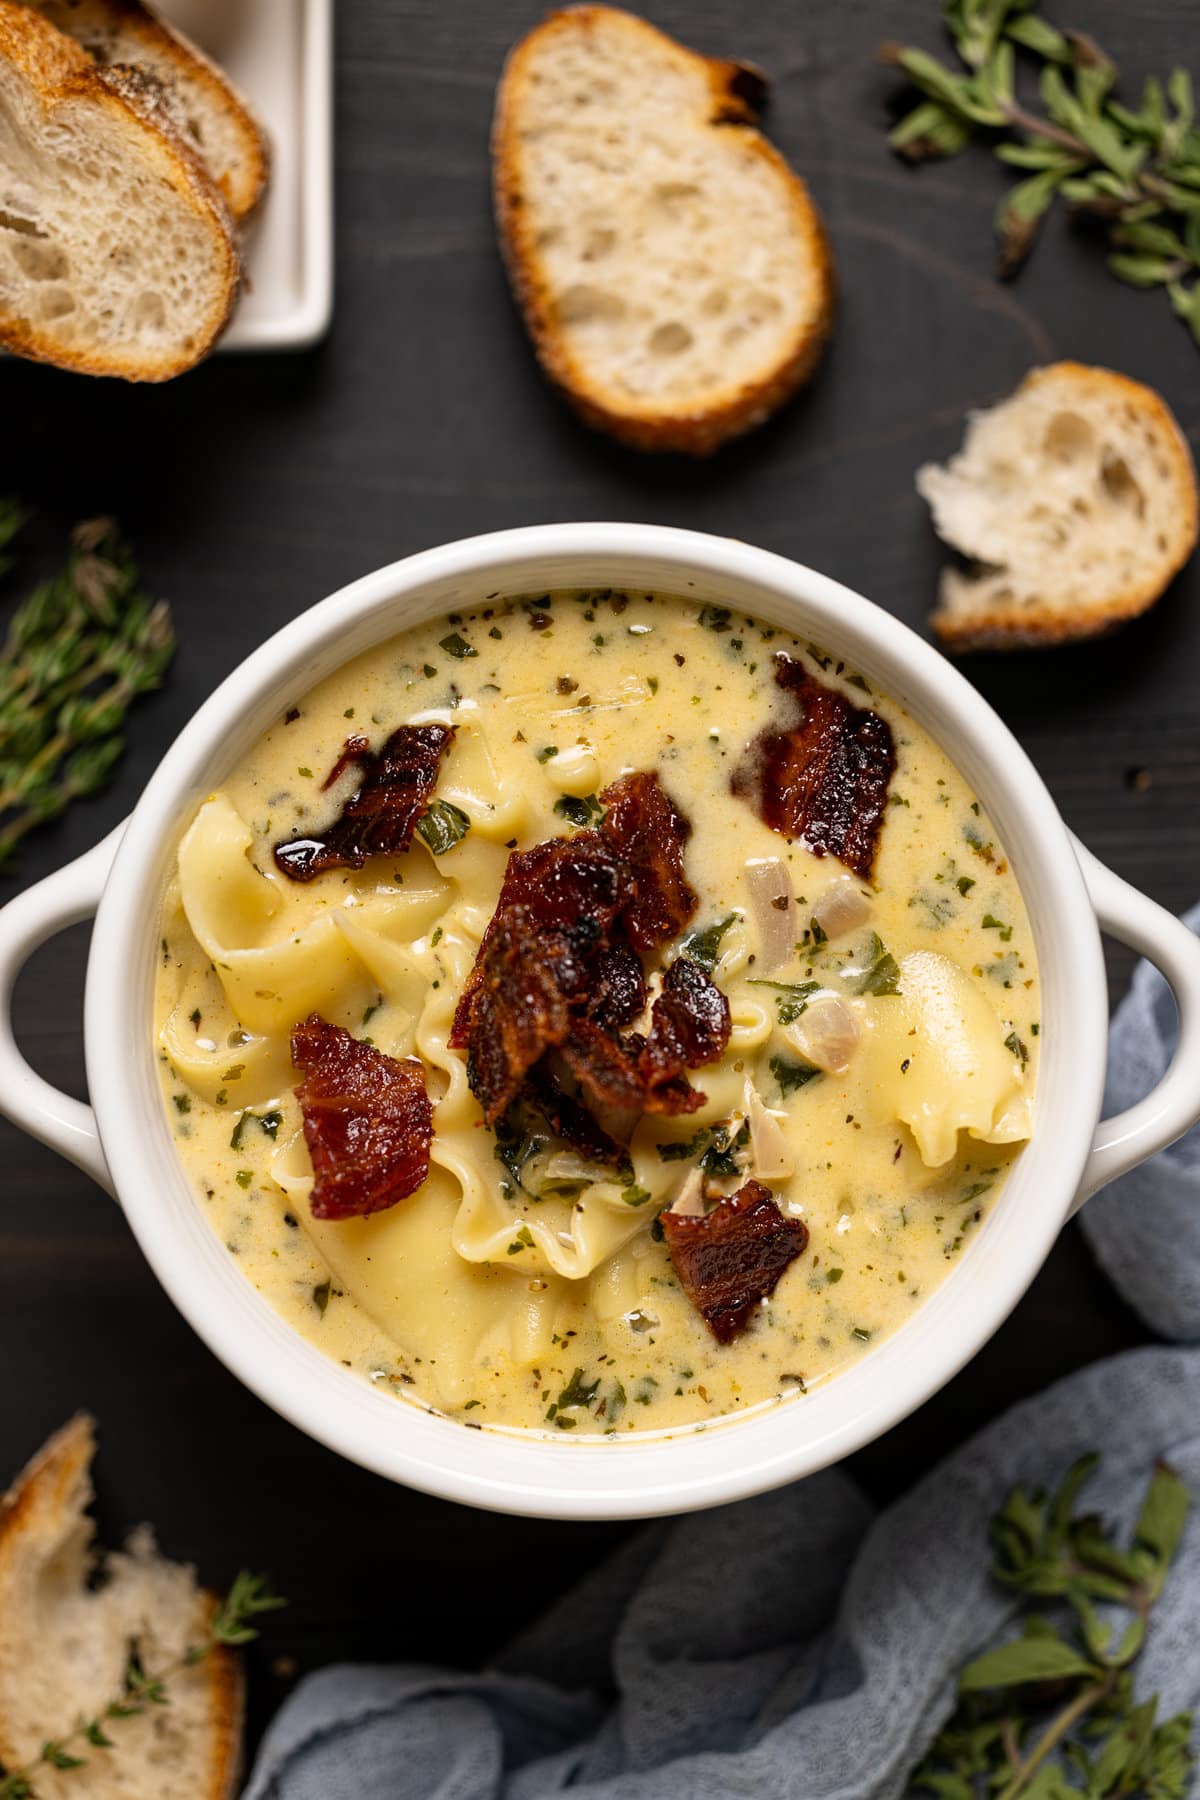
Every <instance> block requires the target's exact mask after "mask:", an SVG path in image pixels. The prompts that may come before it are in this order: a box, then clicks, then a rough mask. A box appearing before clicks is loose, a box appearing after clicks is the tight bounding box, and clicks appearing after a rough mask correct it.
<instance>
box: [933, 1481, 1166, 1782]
mask: <svg viewBox="0 0 1200 1800" xmlns="http://www.w3.org/2000/svg"><path fill="white" fill-rule="evenodd" d="M1097 1460H1098V1459H1097V1458H1096V1457H1095V1456H1085V1457H1083V1458H1081V1460H1080V1461H1079V1462H1077V1463H1076V1464H1075V1465H1074V1466H1073V1467H1072V1468H1071V1469H1070V1470H1069V1471H1068V1473H1067V1475H1066V1477H1065V1478H1064V1480H1063V1482H1062V1485H1061V1486H1060V1487H1059V1489H1058V1491H1057V1492H1056V1493H1055V1494H1053V1495H1046V1494H1044V1493H1042V1492H1040V1491H1034V1492H1032V1493H1027V1492H1026V1491H1025V1490H1024V1489H1022V1488H1017V1489H1015V1490H1014V1492H1013V1493H1012V1494H1010V1496H1009V1498H1008V1500H1007V1501H1006V1502H1005V1504H1004V1506H1003V1507H1002V1508H1001V1510H1000V1512H999V1513H997V1515H996V1517H995V1518H994V1519H993V1521H992V1527H991V1536H992V1543H993V1546H994V1548H995V1552H996V1560H995V1564H994V1566H993V1569H992V1574H993V1576H994V1578H995V1579H996V1580H997V1581H998V1582H1000V1583H1002V1584H1003V1585H1004V1586H1005V1587H1008V1588H1011V1589H1012V1590H1014V1592H1016V1593H1018V1594H1020V1595H1022V1596H1023V1597H1024V1600H1025V1602H1026V1603H1028V1602H1035V1603H1045V1602H1051V1603H1053V1602H1058V1603H1059V1605H1058V1607H1057V1609H1056V1612H1055V1616H1054V1617H1050V1616H1048V1615H1047V1614H1046V1613H1045V1612H1044V1611H1042V1610H1040V1605H1039V1606H1038V1607H1036V1608H1035V1609H1027V1610H1026V1611H1025V1614H1024V1617H1023V1620H1022V1627H1021V1635H1020V1636H1018V1637H1016V1638H1014V1639H1012V1640H1011V1641H1010V1642H1008V1643H1006V1644H1001V1645H1000V1646H999V1647H998V1648H997V1649H995V1650H988V1651H985V1652H984V1654H983V1655H982V1656H978V1657H976V1658H975V1659H974V1660H973V1661H972V1662H970V1663H968V1664H967V1666H966V1668H965V1669H964V1670H963V1672H962V1674H961V1676H960V1677H959V1702H958V1706H957V1708H956V1710H955V1712H954V1715H953V1717H952V1718H951V1719H950V1720H949V1722H948V1723H947V1724H946V1725H945V1727H944V1728H943V1729H942V1731H941V1732H939V1734H938V1736H937V1738H936V1739H935V1740H934V1743H933V1745H932V1747H931V1749H930V1751H929V1753H928V1755H927V1757H926V1758H925V1760H924V1762H923V1763H922V1764H921V1766H920V1767H919V1768H918V1769H917V1770H916V1772H915V1774H914V1775H913V1777H912V1784H911V1785H912V1787H913V1788H914V1789H918V1790H923V1791H926V1792H929V1793H932V1794H935V1795H936V1796H938V1800H1022V1797H1023V1796H1024V1797H1025V1800H1134V1796H1138V1797H1140V1800H1183V1796H1184V1795H1185V1793H1186V1792H1187V1788H1188V1784H1189V1780H1190V1775H1191V1770H1192V1766H1193V1762H1194V1757H1193V1753H1192V1748H1191V1731H1192V1720H1191V1715H1190V1713H1179V1714H1177V1715H1176V1716H1175V1717H1174V1718H1172V1719H1167V1720H1165V1721H1164V1722H1163V1723H1161V1724H1160V1723H1159V1722H1158V1701H1157V1698H1156V1697H1153V1696H1152V1697H1151V1698H1149V1699H1146V1700H1141V1701H1139V1700H1138V1699H1137V1698H1136V1697H1135V1694H1134V1689H1133V1674H1132V1671H1133V1667H1134V1664H1135V1663H1136V1661H1137V1658H1138V1656H1139V1655H1140V1654H1141V1651H1142V1648H1143V1646H1144V1644H1145V1641H1146V1632H1147V1629H1148V1626H1149V1624H1150V1620H1151V1616H1152V1614H1153V1611H1154V1606H1155V1604H1156V1602H1157V1601H1158V1599H1159V1597H1160V1596H1161V1594H1162V1591H1163V1586H1164V1583H1165V1582H1166V1579H1167V1575H1168V1573H1169V1571H1170V1567H1171V1561H1172V1558H1173V1557H1174V1555H1175V1551H1176V1549H1177V1548H1178V1545H1179V1540H1180V1537H1181V1536H1182V1533H1183V1527H1184V1524H1185V1521H1186V1519H1187V1513H1188V1507H1189V1504H1190V1502H1189V1496H1188V1491H1187V1489H1186V1488H1185V1486H1184V1484H1183V1482H1182V1481H1180V1479H1179V1477H1178V1476H1177V1475H1176V1474H1175V1473H1174V1472H1173V1471H1172V1470H1171V1469H1169V1468H1167V1467H1166V1466H1165V1464H1159V1465H1158V1467H1157V1468H1156V1469H1155V1470H1154V1473H1153V1475H1152V1476H1151V1479H1150V1483H1149V1486H1148V1487H1147V1489H1146V1495H1145V1498H1144V1500H1143V1502H1142V1506H1141V1510H1140V1512H1139V1513H1138V1516H1137V1519H1136V1521H1135V1523H1134V1527H1133V1532H1132V1537H1131V1540H1130V1542H1129V1543H1128V1545H1125V1546H1122V1545H1120V1544H1119V1543H1118V1542H1117V1540H1116V1538H1115V1536H1114V1535H1113V1534H1112V1533H1111V1532H1110V1531H1108V1530H1107V1529H1106V1527H1105V1525H1104V1523H1103V1521H1102V1520H1101V1519H1099V1518H1098V1517H1097V1516H1096V1515H1095V1514H1094V1513H1079V1514H1077V1513H1076V1512H1075V1510H1074V1509H1075V1504H1076V1501H1077V1499H1078V1497H1079V1493H1080V1490H1081V1488H1082V1487H1083V1485H1084V1483H1085V1482H1086V1481H1087V1478H1088V1476H1089V1475H1090V1474H1091V1473H1092V1471H1093V1469H1094V1468H1095V1466H1096V1463H1097Z"/></svg>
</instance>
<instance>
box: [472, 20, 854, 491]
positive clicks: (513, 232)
mask: <svg viewBox="0 0 1200 1800" xmlns="http://www.w3.org/2000/svg"><path fill="white" fill-rule="evenodd" d="M602 21H603V22H605V23H609V24H612V23H615V22H619V24H620V28H621V29H623V30H626V31H629V32H631V33H633V34H635V35H640V36H643V37H645V38H648V39H652V40H654V41H655V42H656V43H657V44H658V45H660V46H661V45H665V46H667V47H669V49H670V51H671V53H672V54H673V55H675V56H676V57H678V58H680V59H685V60H686V61H687V62H688V63H689V64H691V65H693V66H695V67H698V68H700V69H702V70H703V71H704V74H705V77H706V79H707V82H708V87H709V95H710V110H709V116H708V119H707V121H706V123H707V124H708V125H709V126H710V127H712V128H713V129H718V128H719V129H721V130H726V129H730V128H732V129H734V130H736V131H737V132H738V134H739V144H740V147H741V148H744V149H749V150H751V151H753V153H754V154H755V155H757V156H759V157H761V158H762V160H763V161H764V162H765V163H766V164H768V165H769V167H770V168H771V169H772V170H773V171H774V172H775V173H776V174H777V175H778V176H779V177H780V178H781V180H782V182H783V184H784V187H785V190H786V192H787V195H788V199H789V203H790V206H791V210H792V215H793V218H794V220H795V226H796V231H797V235H798V237H799V238H800V240H801V242H802V243H803V245H804V247H805V251H806V254H807V256H808V259H809V261H810V263H811V265H812V268H813V270H814V274H815V277H816V280H817V283H818V284H819V291H820V300H819V304H818V307H817V311H816V316H815V317H814V318H813V319H812V320H811V321H809V322H808V323H807V324H805V325H803V326H801V327H800V328H799V329H798V330H797V331H796V333H795V335H794V338H793V341H792V342H791V344H790V345H789V346H788V348H787V349H786V351H784V352H783V353H782V354H781V355H780V356H779V358H778V360H777V362H776V364H775V367H774V368H773V369H772V370H771V371H770V372H769V373H768V374H766V375H765V376H763V377H762V378H761V379H759V380H757V381H753V382H746V383H743V384H741V385H740V386H738V387H735V388H732V389H731V390H730V391H728V392H726V393H723V394H721V395H720V396H719V397H718V398H717V399H716V400H715V401H714V402H713V403H712V404H711V405H709V406H706V407H702V408H694V409H688V410H682V409H680V408H678V407H670V406H662V405H660V404H658V403H649V402H648V403H647V404H645V405H644V406H638V405H634V404H627V405H624V406H620V405H616V404H614V403H613V402H612V401H611V400H609V399H607V398H606V397H605V396H604V395H603V394H602V393H601V392H599V391H597V388H596V385H595V383H594V382H593V381H592V379H591V377H590V376H589V375H588V373H587V371H586V369H585V368H584V367H583V366H582V365H581V363H580V362H579V360H578V359H577V358H576V357H574V356H573V355H572V354H571V352H570V350H569V348H568V346H567V344H566V342H565V341H564V338H563V334H562V332H561V331H560V329H559V327H558V324H557V321H556V319H555V313H554V301H553V296H552V294H551V292H550V288H549V284H548V282H547V281H546V278H545V275H544V273H543V270H542V268H541V263H540V258H539V256H538V253H537V249H536V246H535V242H534V239H535V230H534V227H533V226H532V225H531V223H530V221H529V219H528V216H527V214H526V209H525V196H524V192H523V188H522V179H521V166H520V162H521V159H520V147H519V129H518V127H519V120H520V117H521V114H522V110H523V108H525V107H526V106H527V105H529V106H531V105H534V104H536V103H535V102H533V101H531V99H530V92H531V88H530V82H529V62H530V59H531V56H532V53H533V52H534V51H535V50H536V49H538V48H540V47H541V45H542V44H543V43H544V42H545V41H546V39H547V38H549V37H552V36H554V35H556V34H559V33H564V32H578V31H580V30H582V31H585V32H586V31H588V30H589V29H590V28H591V27H592V26H593V25H595V24H598V23H600V22H602ZM764 87H765V83H764V81H763V78H762V76H761V75H760V74H759V72H758V71H757V70H755V69H753V68H752V67H751V66H750V65H748V64H746V63H740V62H734V61H730V60H725V59H717V58H711V57H706V56H701V55H700V54H699V53H698V52H697V51H694V50H690V49H688V48H687V47H686V45H683V44H680V43H679V42H678V41H677V40H676V39H674V38H671V37H668V36H667V34H666V33H665V32H660V31H658V30H657V29H656V28H655V27H654V26H653V25H649V24H647V23H646V21H645V20H643V19H639V18H636V17H635V16H634V15H633V14H632V13H627V12H623V11H621V10H620V9H619V8H616V7H610V6H594V5H587V4H585V5H580V6H570V7H565V8H563V9H561V10H559V11H556V12H551V13H549V14H547V16H546V18H545V19H543V20H542V22H541V24H540V25H537V26H535V27H534V29H533V30H532V31H531V32H529V33H528V35H527V36H526V37H524V38H522V39H521V41H520V42H519V43H517V44H516V45H514V47H513V49H512V50H511V51H510V52H509V55H508V58H507V61H506V62H505V66H504V70H503V73H502V75H501V78H500V85H499V87H498V89H497V92H496V110H495V116H494V120H493V125H492V172H493V174H492V184H493V202H494V207H495V215H496V225H497V231H498V234H499V240H500V253H501V256H502V258H503V261H504V265H505V268H506V270H507V272H508V278H509V281H510V283H511V285H512V289H513V293H514V294H515V296H516V299H517V302H518V304H519V306H520V308H521V311H522V313H523V314H524V317H525V323H526V326H527V328H528V330H529V334H530V337H531V338H532V339H533V345H534V350H535V352H536V354H537V357H538V361H539V362H540V363H541V365H542V368H543V370H544V371H545V373H546V374H547V376H548V377H549V378H550V380H551V381H552V382H553V383H554V385H555V386H556V387H557V388H558V389H559V391H560V392H561V393H562V394H563V395H564V396H565V397H566V399H567V400H568V401H569V402H570V404H571V405H572V406H573V407H574V409H575V411H576V412H577V413H578V414H579V415H580V416H581V417H582V418H583V419H584V420H585V422H586V423H587V424H589V425H592V426H594V427H595V428H596V429H597V430H599V431H605V432H607V433H608V434H609V435H610V436H612V437H615V438H618V439H619V440H620V441H621V442H622V443H625V444H629V445H631V446H632V447H633V448H634V449H637V450H657V451H664V450H665V451H682V452H683V453H685V454H687V455H690V456H707V455H709V454H710V453H711V452H712V451H713V450H716V449H717V448H719V446H720V445H721V444H724V443H726V442H728V440H729V439H731V438H735V437H740V436H741V435H742V433H744V432H747V431H750V430H751V429H752V428H753V427H754V426H756V425H760V424H762V423H763V422H764V420H766V419H767V418H768V417H770V415H771V414H772V413H774V412H777V411H778V409H779V408H780V407H781V406H782V405H783V404H784V402H785V401H787V400H789V399H790V398H791V397H792V395H793V394H794V393H796V392H797V390H798V389H799V388H801V387H803V386H804V384H805V382H807V381H808V380H809V379H810V377H811V376H812V374H813V371H814V370H815V368H816V366H817V363H818V362H819V361H820V358H821V353H822V351H823V350H824V348H825V345H826V343H827V341H828V339H829V336H830V333H831V331H832V328H833V320H834V314H835V309H836V282H835V276H834V266H833V257H832V254H831V252H830V248H829V242H828V239H827V237H826V235H825V228H824V226H823V224H822V221H821V217H820V214H819V213H818V212H817V209H816V207H815V205H814V204H813V201H812V198H811V196H810V195H809V192H808V188H807V187H806V185H805V183H804V182H803V181H802V180H801V178H800V177H799V175H797V174H796V172H795V170H794V169H792V168H791V167H790V165H789V164H788V163H787V162H786V161H785V159H784V158H783V156H781V155H780V153H779V151H778V150H777V149H776V148H775V146H774V145H773V144H771V143H769V142H768V141H767V139H766V138H765V137H764V136H763V135H762V133H761V132H760V131H758V130H757V129H756V128H755V123H754V121H755V119H756V117H757V103H758V101H759V100H760V99H761V95H762V92H763V89H764Z"/></svg>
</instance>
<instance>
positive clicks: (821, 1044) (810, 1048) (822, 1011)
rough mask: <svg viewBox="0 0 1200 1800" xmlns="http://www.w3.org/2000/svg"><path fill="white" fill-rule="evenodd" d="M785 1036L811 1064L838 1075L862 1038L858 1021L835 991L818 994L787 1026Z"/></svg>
mask: <svg viewBox="0 0 1200 1800" xmlns="http://www.w3.org/2000/svg"><path fill="white" fill-rule="evenodd" d="M787 1037H788V1041H789V1042H790V1043H792V1044H794V1045H795V1047H796V1049H797V1050H798V1051H799V1052H800V1054H801V1056H802V1057H804V1059H805V1061H806V1062H810V1063H812V1065H813V1067H814V1068H817V1069H823V1070H824V1071H825V1073H826V1074H827V1075H842V1074H844V1073H845V1071H846V1070H847V1069H848V1068H849V1067H850V1063H851V1060H852V1058H853V1056H854V1053H855V1051H856V1050H857V1049H858V1046H859V1045H860V1044H861V1042H862V1039H863V1027H862V1021H861V1019H860V1018H859V1017H858V1014H857V1012H855V1011H852V1010H851V1008H850V1007H849V1006H848V1005H847V1003H846V1001H845V1000H842V999H841V998H839V996H838V995H837V994H818V995H817V996H816V998H815V999H813V1000H810V1001H809V1003H808V1005H807V1007H806V1008H805V1009H804V1011H803V1013H802V1014H801V1015H800V1017H799V1018H798V1019H797V1020H796V1022H795V1024H794V1025H790V1026H789V1027H788V1030H787Z"/></svg>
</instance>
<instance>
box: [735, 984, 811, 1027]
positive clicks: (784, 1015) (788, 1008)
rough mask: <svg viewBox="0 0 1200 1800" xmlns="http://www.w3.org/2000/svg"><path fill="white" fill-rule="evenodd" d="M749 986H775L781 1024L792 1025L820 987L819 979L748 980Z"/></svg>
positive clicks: (777, 1013) (776, 1012)
mask: <svg viewBox="0 0 1200 1800" xmlns="http://www.w3.org/2000/svg"><path fill="white" fill-rule="evenodd" d="M746 986H747V987H765V988H774V989H775V990H776V993H775V1015H776V1017H777V1019H778V1020H779V1023H780V1024H781V1025H791V1024H793V1023H794V1022H795V1020H797V1019H798V1018H799V1017H800V1014H801V1013H802V1012H803V1011H804V1009H805V1007H806V1006H807V1005H808V1003H809V1000H810V999H811V998H812V996H813V995H814V994H815V993H816V992H817V990H818V989H819V988H820V986H821V984H820V982H819V981H761V980H760V981H748V982H747V983H746Z"/></svg>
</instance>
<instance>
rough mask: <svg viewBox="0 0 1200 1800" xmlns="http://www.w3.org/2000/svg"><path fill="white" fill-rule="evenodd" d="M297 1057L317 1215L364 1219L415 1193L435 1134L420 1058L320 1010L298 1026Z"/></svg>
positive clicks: (295, 1037)
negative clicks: (397, 1052) (362, 1036)
mask: <svg viewBox="0 0 1200 1800" xmlns="http://www.w3.org/2000/svg"><path fill="white" fill-rule="evenodd" d="M292 1061H293V1062H294V1063H295V1064H296V1066H297V1068H299V1069H300V1070H301V1071H302V1072H303V1075H304V1079H303V1081H301V1083H300V1085H299V1086H298V1087H297V1089H296V1098H297V1099H298V1100H299V1102H300V1109H301V1111H302V1113H303V1115H304V1137H305V1141H306V1142H307V1144H308V1151H309V1155H310V1156H311V1157H312V1165H313V1174H314V1176H315V1177H316V1179H315V1181H314V1183H313V1190H312V1200H311V1207H312V1216H313V1218H314V1219H353V1218H361V1217H362V1216H363V1215H365V1214H367V1213H374V1212H382V1211H383V1210H384V1208H385V1207H388V1206H394V1205H395V1204H396V1202H397V1200H403V1199H404V1198H405V1197H406V1195H408V1194H412V1193H415V1192H416V1190H417V1189H418V1188H419V1187H420V1186H421V1183H422V1182H423V1181H424V1180H425V1177H426V1176H427V1175H428V1173H429V1146H430V1143H431V1142H432V1139H433V1111H432V1108H431V1107H430V1104H429V1096H428V1095H427V1094H426V1092H425V1071H424V1069H423V1068H422V1066H421V1064H420V1063H419V1062H417V1061H416V1060H415V1058H411V1057H410V1058H408V1059H407V1060H406V1061H404V1062H397V1061H396V1059H395V1058H394V1057H391V1056H385V1055H384V1054H383V1052H382V1051H380V1050H376V1049H374V1048H373V1046H372V1045H370V1044H364V1043H362V1042H360V1040H359V1039H358V1038H355V1037H351V1035H350V1033H349V1032H348V1031H343V1030H342V1029H341V1027H340V1026H339V1025H330V1024H329V1023H328V1021H327V1020H325V1019H323V1018H321V1016H320V1014H319V1013H312V1014H311V1015H310V1017H309V1018H307V1019H305V1021H304V1022H303V1024H301V1025H295V1026H293V1028H292Z"/></svg>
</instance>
